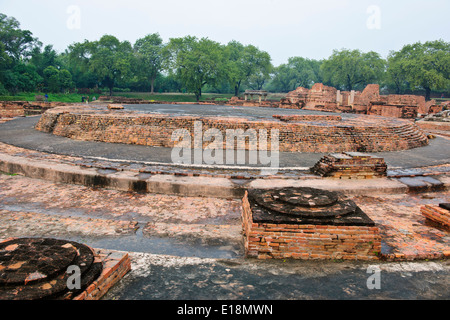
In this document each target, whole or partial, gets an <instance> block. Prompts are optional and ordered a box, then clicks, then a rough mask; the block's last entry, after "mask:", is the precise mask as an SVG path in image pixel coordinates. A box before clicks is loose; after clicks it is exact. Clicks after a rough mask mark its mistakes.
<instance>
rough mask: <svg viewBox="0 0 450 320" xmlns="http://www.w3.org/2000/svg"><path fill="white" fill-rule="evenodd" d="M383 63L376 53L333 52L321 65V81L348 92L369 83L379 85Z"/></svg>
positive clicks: (383, 70) (355, 51)
mask: <svg viewBox="0 0 450 320" xmlns="http://www.w3.org/2000/svg"><path fill="white" fill-rule="evenodd" d="M385 64H386V63H385V61H384V59H382V58H381V56H380V55H379V54H378V53H376V52H373V51H371V52H368V53H362V52H361V51H359V50H353V51H350V50H347V49H343V50H341V51H338V50H334V51H333V54H332V55H331V57H330V58H329V59H327V60H325V61H324V62H323V63H322V66H321V71H322V75H323V80H324V82H326V83H327V84H330V85H332V86H334V87H337V88H343V89H347V90H349V91H351V90H355V89H362V88H364V87H365V86H367V85H368V84H370V83H380V82H381V81H382V79H383V76H384V72H385Z"/></svg>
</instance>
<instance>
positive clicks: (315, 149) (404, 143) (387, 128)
mask: <svg viewBox="0 0 450 320" xmlns="http://www.w3.org/2000/svg"><path fill="white" fill-rule="evenodd" d="M314 119H316V118H314V117H312V118H311V119H310V120H311V121H289V122H285V121H280V120H278V119H276V118H275V117H274V119H270V120H269V119H267V120H263V121H251V120H248V119H244V118H216V117H192V116H176V117H170V116H168V115H164V114H156V115H155V114H142V113H133V112H130V111H123V110H121V111H109V110H107V108H106V107H96V108H92V107H73V106H72V107H58V108H55V109H52V110H49V111H47V112H46V113H45V114H44V115H43V116H42V117H41V119H40V121H39V122H38V124H37V125H36V129H37V130H40V131H43V132H50V133H53V134H55V135H58V136H64V137H68V138H72V139H77V140H86V141H103V142H110V143H124V144H138V145H146V146H162V147H173V146H174V144H175V143H174V142H173V141H171V138H172V133H173V131H174V130H176V129H180V128H183V129H187V130H188V131H189V132H191V135H193V132H194V122H195V121H201V122H202V124H203V132H204V131H206V130H208V129H210V128H216V129H219V130H221V132H222V133H223V136H224V143H225V140H226V139H225V137H226V135H225V132H226V130H227V129H242V130H244V131H245V130H248V129H256V130H259V129H266V130H268V134H270V130H271V129H278V130H279V132H280V152H312V153H327V152H346V151H347V152H348V151H361V152H383V151H398V150H406V149H411V148H416V147H422V146H425V145H427V144H428V138H427V137H426V135H425V134H424V133H423V132H422V131H421V130H420V129H419V128H418V127H417V126H416V125H415V124H414V123H412V122H411V121H407V120H400V119H389V118H382V117H373V116H364V115H358V116H357V115H355V116H353V117H352V118H349V119H342V120H341V121H336V119H334V120H333V121H327V120H323V117H318V118H317V121H313V120H314ZM269 142H270V141H269ZM209 144H211V142H205V143H204V146H207V145H209ZM269 148H270V143H269Z"/></svg>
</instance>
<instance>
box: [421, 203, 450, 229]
mask: <svg viewBox="0 0 450 320" xmlns="http://www.w3.org/2000/svg"><path fill="white" fill-rule="evenodd" d="M420 212H421V213H422V215H423V216H424V217H425V218H427V219H428V220H431V221H433V222H436V223H438V224H440V225H442V226H444V227H446V228H450V203H442V204H440V205H439V206H433V205H426V206H423V207H422V208H420Z"/></svg>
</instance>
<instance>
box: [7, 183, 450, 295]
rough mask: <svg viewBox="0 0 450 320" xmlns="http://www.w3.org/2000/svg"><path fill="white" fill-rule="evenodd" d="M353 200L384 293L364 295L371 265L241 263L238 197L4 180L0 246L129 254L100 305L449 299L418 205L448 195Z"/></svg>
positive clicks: (441, 238) (432, 235) (431, 231)
mask: <svg viewBox="0 0 450 320" xmlns="http://www.w3.org/2000/svg"><path fill="white" fill-rule="evenodd" d="M352 200H353V201H355V202H356V203H357V204H358V205H359V206H360V207H361V208H362V209H363V210H364V212H365V213H366V214H367V215H368V216H369V217H370V218H371V219H372V220H374V221H375V222H376V223H377V224H378V225H379V226H380V229H381V232H382V239H383V248H382V254H383V255H385V257H386V259H387V260H388V261H394V262H385V261H380V263H379V265H380V267H382V270H386V276H385V277H384V278H383V279H385V281H386V284H385V285H384V286H385V288H386V291H384V292H375V291H370V290H369V291H368V289H367V286H366V284H365V281H366V280H367V277H368V274H367V267H368V265H366V264H364V263H360V262H343V261H332V262H305V261H303V262H301V261H272V262H262V261H255V260H246V259H245V258H244V250H243V243H242V229H241V228H242V227H241V219H240V216H241V207H240V205H241V202H240V200H239V199H236V200H226V199H214V198H189V197H178V196H169V195H157V194H138V193H129V192H121V191H115V190H105V189H93V188H90V187H85V186H77V185H65V184H56V183H52V182H49V181H43V180H37V179H31V178H27V177H22V176H18V175H7V174H0V238H3V239H5V238H8V237H43V236H46V237H53V238H59V239H66V240H71V241H79V242H81V243H84V244H86V245H89V246H92V247H94V248H104V249H112V250H120V251H127V252H130V254H131V256H132V265H133V271H132V272H130V273H129V274H128V275H127V276H126V277H125V278H124V279H122V280H121V282H120V283H119V284H118V285H116V286H115V287H114V288H113V289H112V290H111V291H110V292H109V293H108V294H107V296H106V297H105V299H211V298H212V299H315V298H318V299H321V298H325V299H335V298H338V299H341V298H342V299H355V298H364V297H366V298H406V299H408V298H424V299H433V298H436V297H440V298H450V296H449V293H448V285H449V283H450V279H449V273H448V271H449V269H450V266H449V262H448V260H447V259H445V258H446V257H448V256H449V254H450V237H449V233H448V231H445V230H442V229H440V228H438V227H436V226H432V225H429V224H428V223H427V222H426V221H425V219H424V218H423V217H422V216H421V214H420V206H422V205H424V204H439V203H442V202H450V192H449V191H441V192H434V193H421V194H401V195H382V196H378V195H374V196H357V197H353V198H352ZM417 258H419V259H420V261H415V262H412V261H409V260H413V259H417ZM383 268H384V269H383ZM389 279H391V280H392V281H390V282H389V281H388V280H389ZM394 280H395V281H394ZM396 281H397V282H398V283H400V284H403V286H404V287H403V288H404V290H400V289H399V288H398V286H397V285H394V283H395V282H396ZM399 281H400V282H399ZM408 290H410V291H408Z"/></svg>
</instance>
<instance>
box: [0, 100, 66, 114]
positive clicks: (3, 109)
mask: <svg viewBox="0 0 450 320" xmlns="http://www.w3.org/2000/svg"><path fill="white" fill-rule="evenodd" d="M63 105H65V103H62V102H39V101H37V102H28V101H0V118H14V117H24V116H32V115H37V114H41V113H44V112H45V111H47V110H49V109H51V108H54V107H58V106H63Z"/></svg>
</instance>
